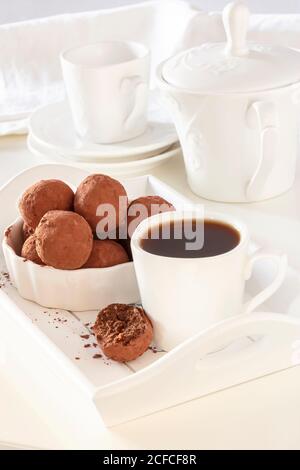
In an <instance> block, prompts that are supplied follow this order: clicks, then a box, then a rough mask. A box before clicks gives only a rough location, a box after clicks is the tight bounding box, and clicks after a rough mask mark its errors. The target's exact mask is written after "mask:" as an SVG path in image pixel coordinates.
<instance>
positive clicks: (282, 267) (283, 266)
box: [243, 249, 287, 313]
mask: <svg viewBox="0 0 300 470" xmlns="http://www.w3.org/2000/svg"><path fill="white" fill-rule="evenodd" d="M261 259H265V260H266V259H269V260H273V261H275V263H276V270H277V272H276V274H275V277H274V279H273V280H272V282H271V283H270V284H269V285H268V286H266V287H265V288H264V289H263V290H262V291H261V292H259V293H258V294H256V295H255V296H254V297H253V298H252V299H250V300H249V301H248V302H246V303H245V304H244V308H243V313H250V312H252V311H253V310H255V309H256V307H258V306H259V305H261V304H262V303H263V302H265V301H266V300H267V299H268V298H269V297H271V296H272V295H273V294H274V292H276V291H277V290H278V289H279V287H280V286H281V284H282V282H283V280H284V278H285V276H286V271H287V256H286V255H285V254H275V253H274V252H273V253H272V252H268V251H266V250H264V249H259V250H257V251H256V252H255V253H254V254H253V255H252V256H251V257H250V259H249V261H248V264H247V267H246V272H245V277H246V280H248V279H250V277H251V275H252V272H253V267H254V264H255V263H256V262H257V261H259V260H261Z"/></svg>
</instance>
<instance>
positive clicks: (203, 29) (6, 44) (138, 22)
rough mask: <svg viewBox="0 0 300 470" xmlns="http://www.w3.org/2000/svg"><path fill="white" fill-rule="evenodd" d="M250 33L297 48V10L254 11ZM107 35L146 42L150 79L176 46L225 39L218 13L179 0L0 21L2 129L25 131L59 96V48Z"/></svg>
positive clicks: (299, 34) (253, 37)
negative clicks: (37, 112) (35, 115)
mask: <svg viewBox="0 0 300 470" xmlns="http://www.w3.org/2000/svg"><path fill="white" fill-rule="evenodd" d="M249 38H250V39H251V40H255V41H259V42H265V43H277V44H284V45H287V46H291V47H295V48H299V49H300V15H263V16H261V15H254V16H252V18H251V27H250V32H249ZM105 39H131V40H135V41H140V42H143V43H145V44H146V45H148V46H149V47H150V48H151V53H152V85H153V84H154V75H155V68H156V66H157V64H158V63H159V62H160V61H161V60H163V59H165V58H166V57H168V56H169V55H171V54H172V53H173V52H175V51H177V50H181V49H185V48H188V47H191V46H194V45H197V44H201V43H203V42H206V41H221V40H224V30H223V25H222V20H221V15H220V13H206V12H203V11H199V10H197V9H195V8H193V7H192V6H190V5H189V3H187V2H185V1H182V0H164V1H163V2H162V1H161V0H157V1H151V2H146V3H143V4H138V5H132V6H129V7H125V8H118V9H114V10H102V11H96V12H89V13H79V14H71V15H60V16H56V17H50V18H45V19H40V20H33V21H26V22H22V23H15V24H9V25H3V26H0V44H1V45H2V47H1V54H0V135H5V134H10V133H24V132H27V119H26V118H27V117H28V116H29V115H30V113H32V111H34V110H35V109H36V108H37V107H39V106H42V105H45V104H47V103H50V102H54V101H59V100H61V99H63V97H64V96H65V91H64V85H63V82H62V76H61V70H60V63H59V54H60V52H61V51H62V50H63V49H66V48H68V47H72V46H76V45H79V44H84V43H89V42H96V41H101V40H105Z"/></svg>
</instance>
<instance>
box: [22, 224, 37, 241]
mask: <svg viewBox="0 0 300 470" xmlns="http://www.w3.org/2000/svg"><path fill="white" fill-rule="evenodd" d="M34 230H35V229H34V228H32V227H30V226H29V225H28V224H26V222H24V223H23V240H24V241H25V240H27V238H29V237H30V235H33V234H34Z"/></svg>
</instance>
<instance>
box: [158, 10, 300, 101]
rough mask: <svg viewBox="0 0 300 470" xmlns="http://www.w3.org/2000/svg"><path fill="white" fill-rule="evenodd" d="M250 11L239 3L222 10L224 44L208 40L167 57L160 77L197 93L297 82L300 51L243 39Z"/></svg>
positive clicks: (252, 89) (272, 86)
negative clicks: (225, 40) (224, 33)
mask: <svg viewBox="0 0 300 470" xmlns="http://www.w3.org/2000/svg"><path fill="white" fill-rule="evenodd" d="M248 20H249V10H248V8H247V6H246V5H245V4H244V3H243V2H241V1H237V2H233V3H230V4H228V5H227V6H226V7H225V8H224V10H223V23H224V28H225V32H226V36H227V42H226V43H222V42H220V43H207V44H203V45H201V46H199V47H194V48H192V49H188V50H186V51H183V52H180V53H179V54H177V55H175V56H173V57H171V58H170V59H168V60H167V61H166V62H165V63H164V64H163V66H162V78H163V79H164V80H165V81H166V82H168V83H169V84H171V85H173V86H176V87H178V88H184V89H188V90H191V91H199V92H208V93H209V92H212V93H216V92H220V93H226V92H228V93H230V92H231V93H238V92H252V91H263V90H269V89H274V88H280V87H284V86H287V85H291V84H293V83H296V82H298V81H300V53H299V52H297V51H295V50H293V49H289V48H287V47H280V46H269V45H263V44H253V43H247V42H246V35H247V29H248Z"/></svg>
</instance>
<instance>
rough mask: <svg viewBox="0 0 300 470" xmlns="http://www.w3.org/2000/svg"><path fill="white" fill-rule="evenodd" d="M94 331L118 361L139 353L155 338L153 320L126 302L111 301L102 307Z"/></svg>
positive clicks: (138, 308) (104, 349)
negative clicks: (116, 302) (112, 302)
mask: <svg viewBox="0 0 300 470" xmlns="http://www.w3.org/2000/svg"><path fill="white" fill-rule="evenodd" d="M93 331H94V333H95V335H96V338H97V341H98V344H99V346H100V347H101V349H102V351H103V352H104V354H105V355H106V356H107V357H109V358H111V359H114V360H115V361H119V362H127V361H133V360H134V359H136V358H137V357H139V356H140V355H141V354H143V353H144V352H145V351H146V350H147V348H148V346H149V345H150V343H151V341H152V338H153V328H152V324H151V322H150V320H149V318H148V317H147V315H146V313H145V311H144V310H143V309H142V308H141V307H137V306H135V305H127V304H111V305H108V307H106V308H104V309H103V310H101V312H99V313H98V316H97V320H96V323H95V325H94V326H93Z"/></svg>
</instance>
